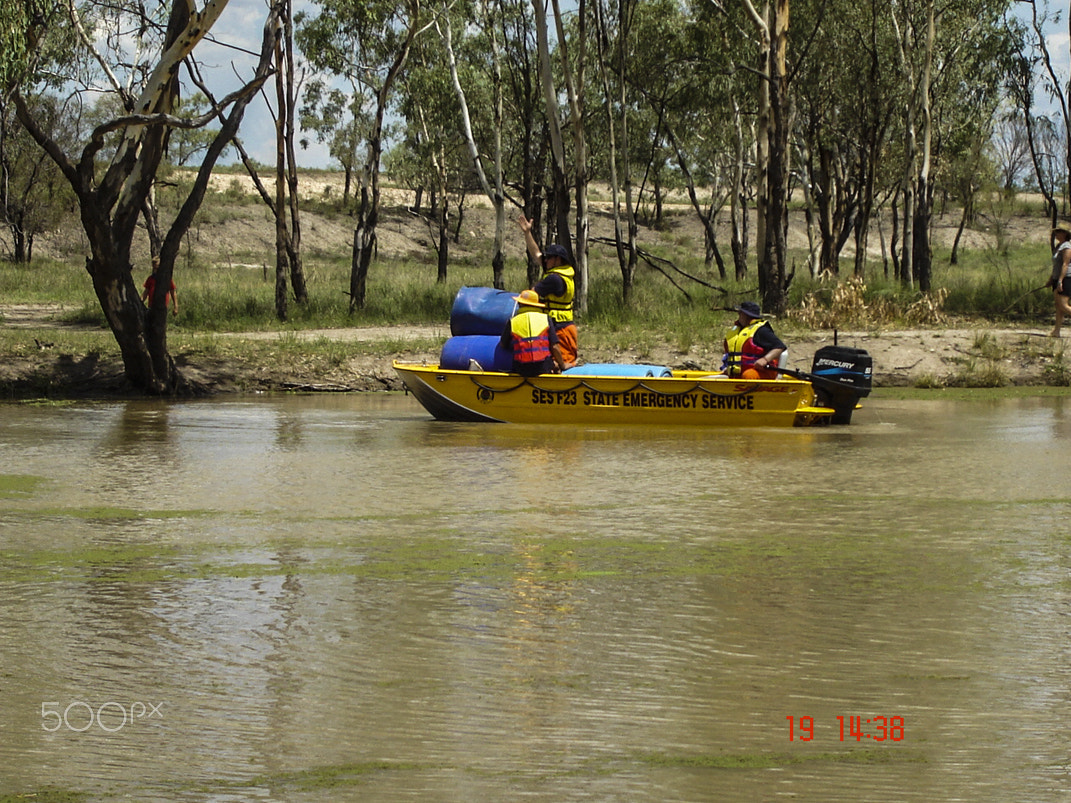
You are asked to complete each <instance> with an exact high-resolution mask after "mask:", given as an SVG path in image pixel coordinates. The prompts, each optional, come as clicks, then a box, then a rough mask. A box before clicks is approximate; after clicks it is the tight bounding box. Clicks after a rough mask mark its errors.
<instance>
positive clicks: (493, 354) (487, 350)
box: [439, 334, 513, 373]
mask: <svg viewBox="0 0 1071 803" xmlns="http://www.w3.org/2000/svg"><path fill="white" fill-rule="evenodd" d="M501 337H502V336H501V334H499V335H495V336H492V335H458V336H456V337H450V338H447V339H446V342H445V343H443V351H442V355H441V356H440V357H439V367H440V368H450V369H453V370H455V371H467V370H469V365H470V362H469V361H470V360H476V362H478V363H479V364H480V367H481V368H483V370H485V371H501V372H503V373H509V371H510V369H511V368H512V367H513V352H511V351H509V350H508V349H504V348H502V345H501V342H500V340H501Z"/></svg>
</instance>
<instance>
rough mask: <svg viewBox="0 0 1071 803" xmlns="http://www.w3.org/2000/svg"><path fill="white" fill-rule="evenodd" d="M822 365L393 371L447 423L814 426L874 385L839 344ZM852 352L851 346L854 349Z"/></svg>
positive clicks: (412, 366) (840, 417)
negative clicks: (735, 371)
mask: <svg viewBox="0 0 1071 803" xmlns="http://www.w3.org/2000/svg"><path fill="white" fill-rule="evenodd" d="M830 349H836V347H826V349H822V350H819V354H816V355H815V369H812V370H813V372H812V373H803V372H800V371H793V370H790V369H783V370H782V376H781V377H780V378H778V379H756V380H744V379H732V378H729V377H726V376H724V375H722V374H714V373H711V372H710V371H694V370H674V371H670V370H669V369H667V368H662V369H659V368H658V367H655V366H626V365H602V366H581V367H578V368H571V369H569V370H568V371H567V372H565V373H564V374H542V375H540V376H535V377H524V376H520V375H518V374H509V373H501V372H498V371H485V370H482V369H480V368H479V367H478V366H474V368H476V370H458V369H454V368H443V367H441V366H440V365H438V364H435V365H426V364H423V363H406V362H400V361H397V360H396V361H395V362H394V370H395V371H396V372H397V373H398V376H399V377H401V379H402V381H403V382H404V383H405V386H406V388H407V389H408V391H409V392H411V393H412V394H413V395H414V396H415V397H416V399H417V401H419V402H420V403H421V404H422V405H423V406H424V408H425V409H426V410H427V411H428V412H429V413H431V414H432V416H434V417H435V418H437V419H439V420H441V421H477V422H508V423H513V424H545V423H553V424H563V423H567V424H587V425H592V424H594V425H604V424H633V425H637V424H638V425H648V426H652V425H654V426H662V425H676V424H683V425H691V426H762V427H790V426H795V427H806V426H816V425H823V424H830V423H833V424H848V423H850V422H851V417H852V412H853V411H854V410H855V409H856V407H857V405H858V402H859V400H860V399H861V398H863V397H864V396H866V395H868V394H869V392H870V374H871V367H870V358H869V355H866V352H862V351H861V350H858V349H839V350H838V351H837V352H836V353H833V354H831V355H830V354H827V355H826V356H825V357H824V358H822V359H824V360H825V361H826V362H828V363H830V364H829V365H826V366H825V367H824V368H823V367H822V364H820V356H819V355H821V354H822V352H823V351H829V350H830ZM849 352H850V353H849Z"/></svg>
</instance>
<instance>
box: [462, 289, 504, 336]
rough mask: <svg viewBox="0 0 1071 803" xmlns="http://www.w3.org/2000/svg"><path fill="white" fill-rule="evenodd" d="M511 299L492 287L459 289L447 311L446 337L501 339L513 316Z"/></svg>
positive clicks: (502, 291)
mask: <svg viewBox="0 0 1071 803" xmlns="http://www.w3.org/2000/svg"><path fill="white" fill-rule="evenodd" d="M514 295H515V294H514V293H510V292H507V291H506V290H495V289H494V288H493V287H462V288H461V289H460V290H458V291H457V296H456V297H455V298H454V306H453V308H452V309H451V310H450V334H452V335H501V334H502V330H504V329H505V328H506V324H508V323H509V320H510V318H512V317H513V316H514V315H515V314H516V312H517V300H516V299H515V298H514Z"/></svg>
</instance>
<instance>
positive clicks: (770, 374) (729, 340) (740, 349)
mask: <svg viewBox="0 0 1071 803" xmlns="http://www.w3.org/2000/svg"><path fill="white" fill-rule="evenodd" d="M765 324H766V321H764V320H763V319H762V318H756V319H755V320H753V321H752V322H751V323H750V324H748V325H747V326H745V327H743V328H742V329H737V328H736V327H735V326H734V327H733V328H732V330H731V331H730V332H729V334H727V335H726V336H725V344H726V346H728V352H727V355H728V358H729V364H728V374H729V376H740V375H741V374H742V373H744V371H746V370H747V369H748V368H755V361H756V360H757V359H758V358H759V357H761V356H763V355H764V354H765V353H766V349H764V348H761V347H760V346H759V345H758V344H757V343H756V342H755V340H754V337H755V332H757V331H758V329H759V327H760V326H764V325H765ZM779 362H780V358H778V359H776V360H774V361H773V362H771V363H770V364H771V365H777V364H778V363H779ZM755 370H756V371H758V373H759V376H761V377H763V378H764V379H774V378H776V377H777V371H769V370H768V369H765V368H755Z"/></svg>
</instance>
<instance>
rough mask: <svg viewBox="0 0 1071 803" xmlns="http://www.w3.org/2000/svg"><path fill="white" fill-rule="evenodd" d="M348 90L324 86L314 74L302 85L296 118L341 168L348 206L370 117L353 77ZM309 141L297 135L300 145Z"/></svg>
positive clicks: (324, 83)
mask: <svg viewBox="0 0 1071 803" xmlns="http://www.w3.org/2000/svg"><path fill="white" fill-rule="evenodd" d="M349 90H350V91H348V92H347V91H344V90H342V89H340V88H339V87H332V86H328V85H327V83H326V82H325V81H324V80H323V79H321V78H314V79H313V80H311V81H309V82H308V83H307V84H306V86H305V91H304V93H303V94H302V104H301V112H300V118H299V119H300V122H301V129H302V130H303V131H305V132H308V133H311V134H312V135H313V136H315V138H316V141H317V142H321V143H324V144H326V145H327V153H328V155H329V156H330V157H331V158H332V159H334V160H335V161H336V162H338V166H339V167H340V168H341V169H342V201H341V202H342V206H343V208H347V207H348V206H349V203H350V193H351V192H353V182H354V178H355V176H356V174H357V171H358V169H359V168H360V163H361V156H360V147H361V144H362V143H363V142H364V141H365V140H364V134H365V132H367V131H369V130H370V129H371V127H372V121H373V118H372V115H371V114H370V113H369V111H368V110H367V109H365V104H364V97H363V96H362V95H361V92H360V90H359V88H358V87H357V85H356V82H355V81H351V82H350V85H349ZM309 144H310V140H309V138H308V136H307V135H306V136H305V137H303V138H302V139H301V147H302V148H307V147H308V146H309Z"/></svg>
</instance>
